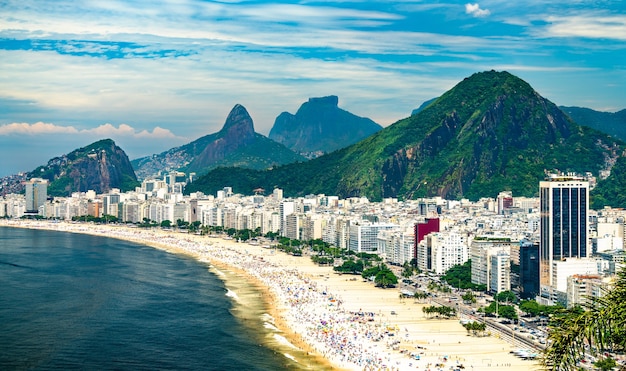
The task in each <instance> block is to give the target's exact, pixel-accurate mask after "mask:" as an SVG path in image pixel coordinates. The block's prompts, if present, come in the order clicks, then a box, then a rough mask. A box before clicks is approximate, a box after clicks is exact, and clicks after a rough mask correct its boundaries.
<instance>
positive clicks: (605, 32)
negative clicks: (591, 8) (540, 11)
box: [545, 14, 626, 41]
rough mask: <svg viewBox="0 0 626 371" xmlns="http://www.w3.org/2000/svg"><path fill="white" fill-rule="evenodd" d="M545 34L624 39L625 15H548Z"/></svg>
mask: <svg viewBox="0 0 626 371" xmlns="http://www.w3.org/2000/svg"><path fill="white" fill-rule="evenodd" d="M546 21H547V22H548V25H547V26H546V27H545V33H546V34H545V36H548V37H583V38H589V39H608V40H621V41H624V40H626V15H621V16H615V15H602V14H585V15H574V16H550V17H548V18H547V19H546Z"/></svg>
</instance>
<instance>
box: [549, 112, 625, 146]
mask: <svg viewBox="0 0 626 371" xmlns="http://www.w3.org/2000/svg"><path fill="white" fill-rule="evenodd" d="M559 108H560V109H561V111H563V112H565V113H566V114H567V115H568V116H569V117H570V118H571V119H572V120H574V122H576V123H577V124H579V125H585V126H589V127H590V128H594V129H596V130H600V131H602V132H605V133H607V134H610V135H612V136H614V137H616V138H619V139H621V140H623V141H626V109H623V110H621V111H618V112H615V113H613V112H600V111H595V110H592V109H590V108H582V107H563V106H561V107H559Z"/></svg>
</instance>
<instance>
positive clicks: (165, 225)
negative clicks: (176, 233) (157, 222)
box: [161, 220, 172, 228]
mask: <svg viewBox="0 0 626 371" xmlns="http://www.w3.org/2000/svg"><path fill="white" fill-rule="evenodd" d="M171 226H172V222H171V221H169V220H163V221H162V222H161V227H162V228H169V227H171Z"/></svg>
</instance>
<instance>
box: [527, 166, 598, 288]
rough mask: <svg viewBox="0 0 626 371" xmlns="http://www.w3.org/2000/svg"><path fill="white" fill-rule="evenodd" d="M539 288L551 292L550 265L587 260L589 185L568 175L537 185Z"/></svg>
mask: <svg viewBox="0 0 626 371" xmlns="http://www.w3.org/2000/svg"><path fill="white" fill-rule="evenodd" d="M539 197H540V205H539V207H540V241H539V250H540V254H539V255H540V260H539V278H540V284H541V287H542V292H543V291H544V287H552V288H554V287H555V285H556V282H554V280H555V278H554V272H553V270H554V264H553V263H555V262H559V261H562V260H565V259H567V258H586V257H587V256H588V248H587V245H588V242H587V239H588V221H587V218H588V215H589V182H588V181H586V180H584V179H583V178H581V177H577V176H572V175H567V176H565V175H550V177H549V178H548V179H547V180H545V181H542V182H540V183H539Z"/></svg>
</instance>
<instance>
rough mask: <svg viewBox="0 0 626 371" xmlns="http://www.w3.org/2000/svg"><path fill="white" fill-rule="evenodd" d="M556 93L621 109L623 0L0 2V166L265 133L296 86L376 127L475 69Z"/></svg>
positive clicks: (299, 94) (570, 100) (144, 151)
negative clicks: (234, 119) (240, 120)
mask: <svg viewBox="0 0 626 371" xmlns="http://www.w3.org/2000/svg"><path fill="white" fill-rule="evenodd" d="M491 69H495V70H499V71H501V70H506V71H509V72H511V73H513V74H515V75H517V76H519V77H521V78H522V79H524V80H526V81H527V82H528V83H530V84H531V85H532V86H533V87H534V88H535V89H536V90H537V91H538V92H539V93H540V94H541V95H543V96H544V97H546V98H548V99H550V100H551V101H553V102H554V103H556V104H558V105H567V106H583V107H589V108H593V109H596V110H602V111H617V110H620V109H623V108H626V4H625V2H623V1H601V0H598V1H582V0H579V1H576V0H562V1H561V0H557V1H544V0H541V1H539V0H527V1H523V2H522V1H509V0H490V1H480V2H477V3H475V2H463V1H417V0H416V1H411V0H398V1H376V2H374V1H359V0H336V1H332V0H320V1H306V0H305V1H300V2H286V1H274V2H268V1H237V0H225V1H201V0H164V1H152V0H150V1H148V0H135V1H118V0H92V1H85V0H80V1H72V0H55V1H47V0H15V1H14V0H4V1H2V2H0V71H1V73H0V159H1V160H0V176H3V175H8V174H13V173H16V172H18V171H29V170H32V169H33V168H35V167H36V166H38V165H41V164H44V163H45V162H46V161H47V160H48V159H49V158H51V157H54V156H58V155H61V154H63V153H67V152H70V151H71V150H73V149H75V148H78V147H82V146H85V145H87V144H90V143H92V142H94V141H96V140H99V139H103V138H112V139H114V140H115V141H116V142H117V143H118V144H119V145H120V146H121V147H122V148H123V149H124V150H125V151H126V152H127V153H128V155H129V157H130V158H131V159H132V158H137V157H140V156H144V155H149V154H152V153H158V152H161V151H163V150H166V149H168V148H172V147H174V146H177V145H181V144H184V143H187V142H189V141H191V140H194V139H196V138H199V137H201V136H203V135H206V134H211V133H214V132H216V131H218V130H219V129H220V128H221V127H222V126H223V124H224V120H225V119H226V116H227V115H228V113H229V112H230V110H231V109H232V108H233V106H234V105H235V104H238V103H239V104H242V105H244V106H245V107H246V108H247V110H248V112H249V113H250V115H251V117H252V119H253V121H254V125H255V129H256V131H257V132H259V133H261V134H265V135H267V134H268V133H269V130H270V129H271V127H272V125H273V123H274V119H275V118H276V116H278V115H279V114H280V113H281V112H284V111H288V112H292V113H295V112H296V110H297V109H298V108H299V106H300V105H301V104H302V103H303V102H305V101H306V100H307V99H308V98H309V97H319V96H326V95H337V96H339V106H340V107H341V108H343V109H346V110H348V111H350V112H352V113H354V114H356V115H359V116H365V117H369V118H371V119H373V120H374V121H376V122H378V123H379V124H381V125H383V126H387V125H390V124H392V123H394V122H395V121H397V120H399V119H401V118H404V117H407V116H409V115H410V112H411V111H412V110H413V109H414V108H417V107H418V106H419V105H420V104H421V103H422V102H423V101H425V100H428V99H431V98H433V97H436V96H439V95H441V94H442V93H444V92H445V91H447V90H448V89H450V88H452V87H453V86H454V85H455V84H456V83H458V82H459V81H460V80H462V79H463V78H465V77H467V76H469V75H471V74H472V73H475V72H479V71H484V70H491Z"/></svg>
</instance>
